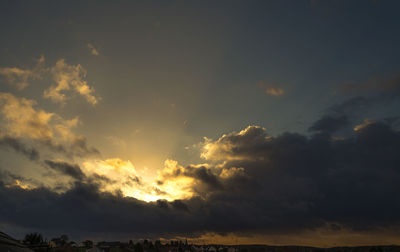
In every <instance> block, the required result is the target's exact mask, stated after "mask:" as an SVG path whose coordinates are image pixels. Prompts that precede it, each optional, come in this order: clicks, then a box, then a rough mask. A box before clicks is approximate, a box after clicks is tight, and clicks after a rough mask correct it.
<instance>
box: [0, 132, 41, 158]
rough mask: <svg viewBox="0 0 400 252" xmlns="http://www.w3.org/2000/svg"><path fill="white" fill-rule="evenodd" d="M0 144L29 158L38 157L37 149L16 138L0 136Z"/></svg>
mask: <svg viewBox="0 0 400 252" xmlns="http://www.w3.org/2000/svg"><path fill="white" fill-rule="evenodd" d="M0 146H3V147H5V148H11V149H13V150H14V151H15V152H17V153H20V154H22V155H24V156H26V157H27V158H29V159H30V160H38V159H39V158H40V155H39V151H38V150H36V149H35V148H33V147H28V146H26V145H25V144H24V143H22V142H21V141H20V140H18V139H17V138H13V137H10V136H4V137H2V138H0Z"/></svg>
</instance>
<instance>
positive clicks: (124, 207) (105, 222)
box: [0, 119, 400, 236]
mask: <svg viewBox="0 0 400 252" xmlns="http://www.w3.org/2000/svg"><path fill="white" fill-rule="evenodd" d="M321 120H325V119H321ZM329 120H331V119H329ZM339 121H341V120H339ZM315 125H319V126H318V127H316V126H315V127H314V128H315V130H316V131H317V132H316V133H313V134H312V135H311V136H305V135H301V134H297V133H284V134H282V135H279V136H276V137H273V136H269V135H268V134H267V131H266V129H265V128H262V127H259V126H249V127H247V128H246V129H244V130H242V131H240V132H236V133H235V132H232V133H230V134H226V135H223V136H221V137H220V138H219V139H217V140H215V141H213V140H210V139H208V140H207V141H206V143H205V144H204V149H203V157H204V158H205V159H206V161H208V162H209V163H208V164H198V165H189V166H187V167H183V166H180V165H179V164H178V163H177V162H176V161H168V162H166V167H165V169H164V170H162V171H160V173H159V177H158V183H157V186H156V187H157V188H158V189H159V191H158V193H159V194H163V193H166V194H168V193H171V192H168V186H167V185H168V184H170V183H174V182H176V183H177V184H176V185H175V187H174V188H175V189H179V190H183V191H185V192H187V193H188V194H187V195H186V196H188V195H189V197H184V198H183V199H182V200H175V201H170V202H168V201H165V200H158V201H155V202H149V203H146V202H144V201H140V200H137V199H135V198H132V197H126V196H124V194H122V193H118V192H114V193H111V192H108V191H104V190H102V189H101V188H102V184H101V183H104V180H102V178H100V177H97V178H96V177H92V178H91V179H87V180H82V179H81V178H82V177H83V173H82V171H81V169H78V167H77V166H71V165H68V164H65V163H62V162H52V161H46V162H47V165H49V166H50V167H51V168H52V169H55V170H58V171H60V172H63V173H65V174H69V175H70V176H71V177H74V178H76V182H74V184H73V185H72V187H71V188H70V189H68V190H67V191H65V192H63V193H61V194H60V193H55V192H52V191H51V190H50V189H46V188H36V189H33V190H25V189H22V188H20V187H18V186H6V185H5V184H1V185H0V201H1V202H2V206H3V207H1V209H0V211H1V214H0V216H1V217H0V221H1V222H7V223H12V224H14V225H17V226H22V227H28V228H35V229H45V228H48V227H51V226H53V227H54V226H58V227H63V228H64V229H65V230H66V231H68V232H71V233H79V232H91V233H93V232H94V233H96V232H97V231H99V230H108V231H109V232H117V233H118V232H129V233H141V234H149V235H160V234H165V233H168V234H170V235H187V234H191V235H193V236H199V235H201V234H204V233H207V232H217V233H220V234H226V233H231V232H233V233H237V234H240V233H243V232H245V233H247V234H251V233H258V234H259V233H265V234H268V233H288V232H292V233H293V232H302V231H305V230H310V229H315V228H321V227H326V226H327V225H328V226H330V227H332V228H334V229H336V230H337V229H346V230H356V231H357V230H358V231H362V230H378V229H379V228H397V227H398V225H399V224H400V215H399V212H400V201H399V200H398V199H397V198H396V197H395V195H397V194H398V193H399V192H400V170H399V168H398V167H400V158H399V155H398V153H397V152H398V151H397V150H398V149H399V148H400V134H399V132H397V131H395V130H393V129H392V128H391V127H390V126H389V125H388V124H386V123H384V122H373V123H369V124H366V125H364V126H363V127H361V128H360V129H359V130H357V131H354V134H353V135H352V136H351V137H347V138H344V139H342V140H336V139H334V138H332V136H331V134H330V132H331V131H332V128H331V127H330V126H329V127H328V129H325V127H324V124H323V123H316V124H315ZM328 125H330V124H328ZM109 162H111V161H109ZM98 175H100V174H98ZM105 175H107V174H105ZM106 177H107V176H106ZM101 181H103V182H101ZM179 182H182V183H181V184H179ZM105 183H108V182H105ZM179 186H180V187H179ZM163 190H164V191H163ZM43 206H45V207H43ZM100 220H101V221H100Z"/></svg>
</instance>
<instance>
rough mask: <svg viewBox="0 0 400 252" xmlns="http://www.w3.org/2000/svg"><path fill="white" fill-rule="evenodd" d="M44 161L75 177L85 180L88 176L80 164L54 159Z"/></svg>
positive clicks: (57, 169)
mask: <svg viewBox="0 0 400 252" xmlns="http://www.w3.org/2000/svg"><path fill="white" fill-rule="evenodd" d="M44 163H45V164H46V165H47V166H48V167H50V168H51V169H53V170H55V171H58V172H61V173H63V174H65V175H68V176H70V177H72V178H74V179H77V180H83V179H85V178H86V176H85V174H84V173H83V172H82V170H81V168H80V167H79V165H76V164H70V163H67V162H63V161H52V160H45V161H44Z"/></svg>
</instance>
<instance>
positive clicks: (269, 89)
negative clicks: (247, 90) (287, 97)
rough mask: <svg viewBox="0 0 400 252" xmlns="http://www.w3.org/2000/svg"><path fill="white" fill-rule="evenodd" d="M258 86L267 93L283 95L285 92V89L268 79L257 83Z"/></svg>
mask: <svg viewBox="0 0 400 252" xmlns="http://www.w3.org/2000/svg"><path fill="white" fill-rule="evenodd" d="M257 86H258V87H259V88H260V89H261V90H263V91H264V92H265V93H266V94H267V95H270V96H282V95H284V94H285V90H284V89H283V88H282V87H279V86H278V85H275V84H271V83H269V82H266V81H260V82H258V83H257Z"/></svg>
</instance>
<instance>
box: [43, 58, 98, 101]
mask: <svg viewBox="0 0 400 252" xmlns="http://www.w3.org/2000/svg"><path fill="white" fill-rule="evenodd" d="M50 73H51V74H52V77H53V80H54V81H55V82H56V85H52V86H50V87H49V88H48V89H46V90H45V91H44V93H43V96H44V97H45V98H49V99H50V100H52V101H53V102H56V103H61V104H65V102H66V101H67V99H68V97H67V95H66V94H65V91H69V90H72V91H74V92H76V93H78V94H79V95H81V96H83V97H84V98H85V99H86V101H87V102H88V103H90V104H92V105H96V104H97V103H98V102H99V100H100V97H99V96H96V95H95V94H94V93H95V90H94V88H93V87H90V86H89V85H88V83H87V81H86V70H85V69H84V68H83V67H82V66H81V65H80V64H78V65H68V64H67V63H66V62H65V60H64V59H60V60H58V61H57V63H56V65H55V66H54V67H52V68H51V69H50Z"/></svg>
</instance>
